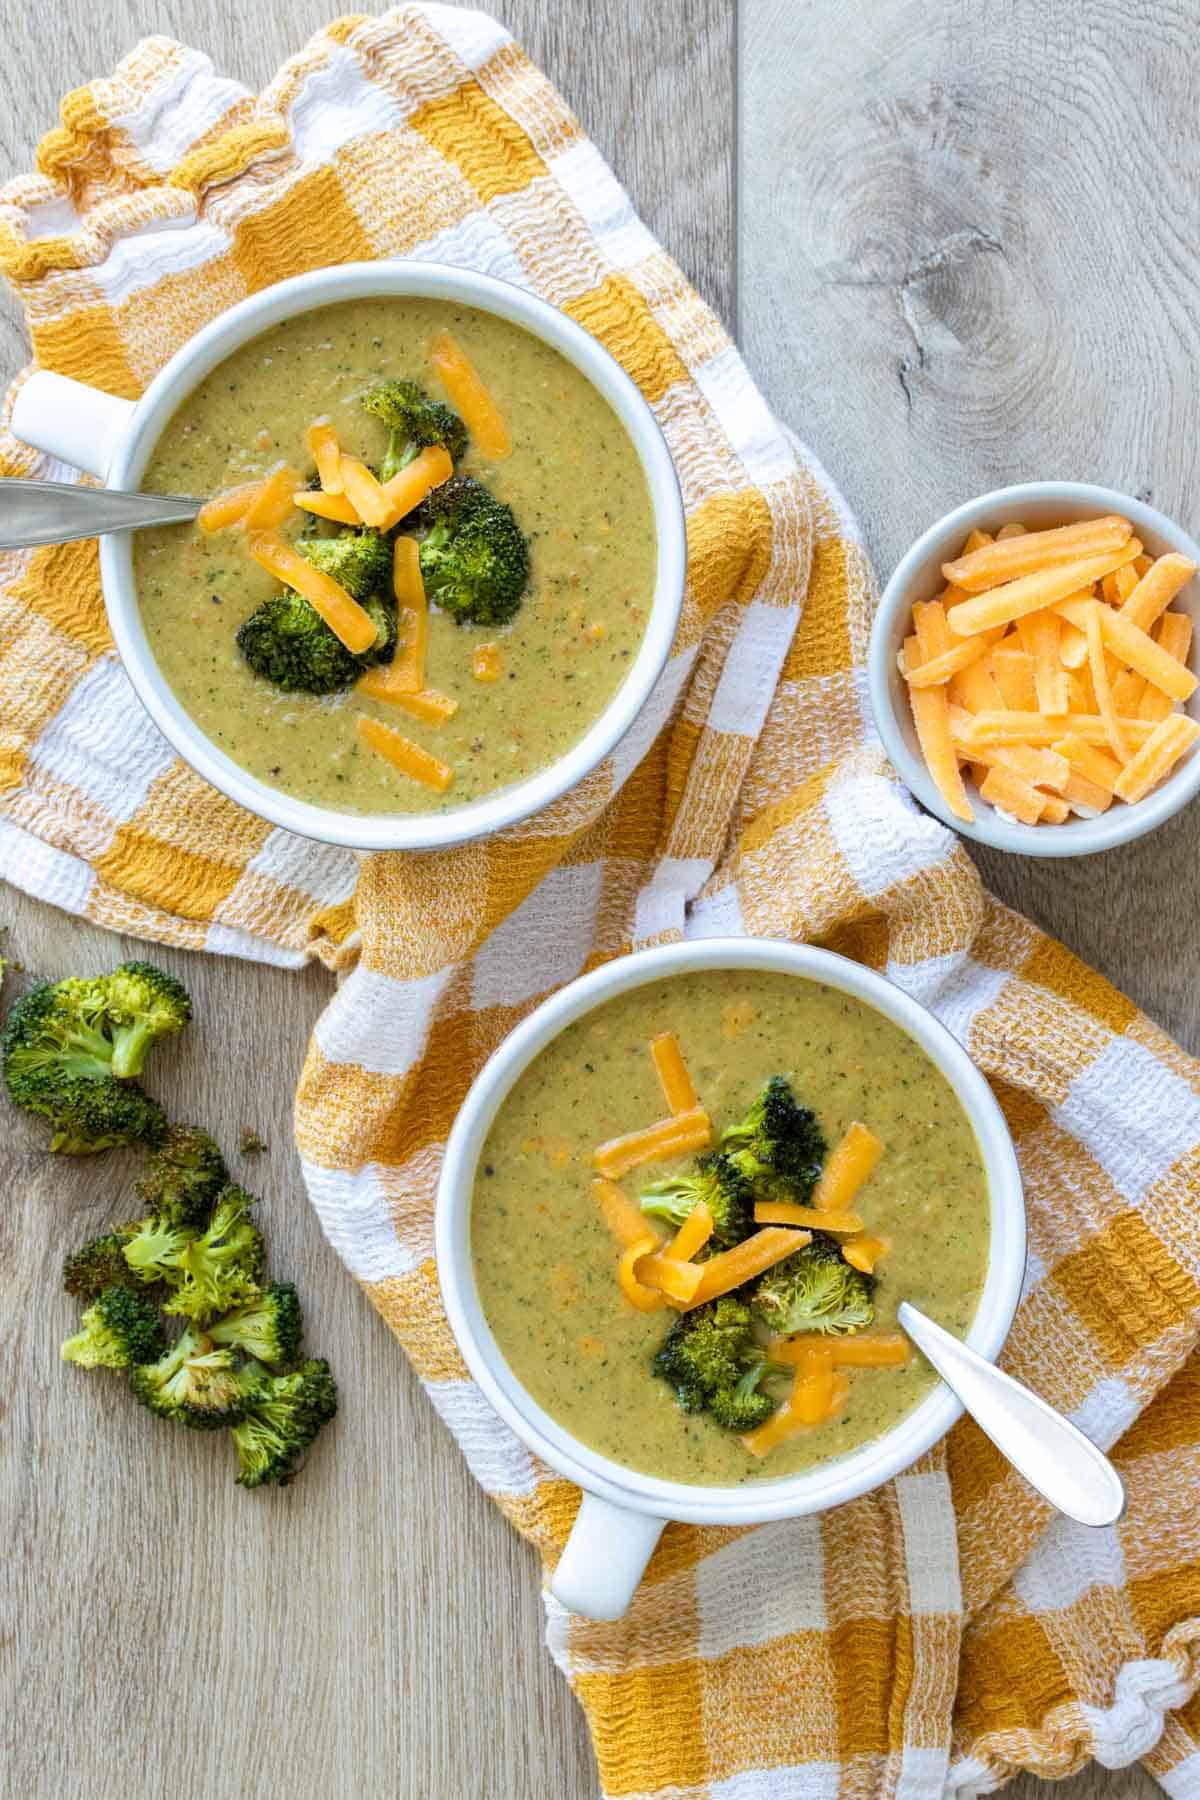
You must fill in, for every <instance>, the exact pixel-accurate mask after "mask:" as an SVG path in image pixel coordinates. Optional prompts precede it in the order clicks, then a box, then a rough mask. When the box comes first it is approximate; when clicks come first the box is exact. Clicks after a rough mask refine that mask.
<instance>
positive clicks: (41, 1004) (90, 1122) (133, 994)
mask: <svg viewBox="0 0 1200 1800" xmlns="http://www.w3.org/2000/svg"><path fill="white" fill-rule="evenodd" d="M190 1017H191V1006H190V1002H189V1001H188V997H187V994H186V992H185V991H184V989H183V988H182V987H181V986H180V985H179V983H178V982H176V981H175V980H174V978H173V977H171V976H169V975H164V974H163V973H162V971H161V970H159V969H156V968H154V967H153V965H152V964H150V963H124V964H122V965H121V967H120V968H118V969H115V970H114V971H113V973H112V975H107V976H98V977H95V978H92V979H83V978H68V979H67V980H65V981H53V982H52V981H43V982H40V983H39V984H38V986H37V987H35V988H32V989H31V990H30V992H29V993H28V994H26V995H25V996H24V998H23V999H21V1000H18V1002H17V1004H16V1005H15V1006H14V1007H13V1008H12V1010H11V1011H10V1013H9V1015H8V1018H7V1020H6V1022H5V1026H4V1034H3V1039H2V1040H0V1051H2V1054H3V1062H4V1082H5V1086H6V1088H7V1089H8V1093H9V1097H10V1098H11V1099H12V1100H13V1102H14V1103H15V1104H16V1105H17V1106H19V1107H21V1108H22V1110H23V1111H25V1112H32V1113H38V1114H40V1115H41V1116H42V1117H43V1118H45V1119H48V1120H49V1121H50V1123H51V1125H52V1126H53V1128H54V1129H53V1136H52V1137H51V1140H50V1148H51V1150H53V1151H56V1152H59V1153H61V1154H64V1155H69V1156H85V1155H90V1154H91V1153H93V1152H95V1151H99V1150H109V1149H112V1148H114V1147H115V1146H118V1145H121V1144H134V1143H146V1144H151V1145H154V1144H158V1143H160V1142H161V1140H162V1138H163V1136H164V1134H165V1132H166V1128H167V1121H166V1116H165V1114H164V1113H163V1111H162V1108H161V1107H160V1106H159V1105H158V1103H157V1101H155V1100H151V1099H150V1097H149V1095H147V1094H145V1093H143V1091H142V1089H141V1088H140V1087H138V1086H137V1084H136V1082H133V1081H131V1080H129V1079H127V1077H129V1076H132V1075H136V1074H137V1073H138V1072H139V1071H140V1069H141V1067H142V1065H143V1063H144V1061H145V1058H146V1053H147V1051H148V1050H149V1048H150V1046H151V1045H152V1044H153V1043H154V1042H155V1041H156V1039H158V1038H160V1037H165V1036H169V1035H170V1034H172V1033H173V1032H176V1031H180V1030H182V1028H183V1026H184V1025H186V1023H187V1021H188V1019H189V1018H190Z"/></svg>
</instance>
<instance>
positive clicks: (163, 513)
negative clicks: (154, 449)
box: [0, 479, 204, 550]
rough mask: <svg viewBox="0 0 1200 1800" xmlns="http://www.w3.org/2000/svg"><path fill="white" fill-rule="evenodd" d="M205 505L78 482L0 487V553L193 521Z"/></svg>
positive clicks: (180, 496) (0, 483)
mask: <svg viewBox="0 0 1200 1800" xmlns="http://www.w3.org/2000/svg"><path fill="white" fill-rule="evenodd" d="M203 505H204V502H203V500H193V499H190V498H189V497H188V496H186V495H183V494H128V493H123V492H122V491H121V489H120V488H101V487H84V486H82V485H81V484H76V483H75V482H73V481H18V480H15V479H13V480H9V481H0V550H21V549H25V548H27V547H28V546H31V545H33V544H68V543H70V542H71V541H72V539H74V538H89V537H99V536H100V535H101V533H103V532H106V531H135V530H136V529H137V527H138V526H139V525H176V524H179V523H181V522H182V521H183V520H186V519H194V518H195V516H196V514H197V513H198V512H199V511H200V508H201V507H202V506H203Z"/></svg>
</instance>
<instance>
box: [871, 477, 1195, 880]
mask: <svg viewBox="0 0 1200 1800" xmlns="http://www.w3.org/2000/svg"><path fill="white" fill-rule="evenodd" d="M1055 500H1062V501H1063V502H1064V503H1067V504H1070V505H1075V506H1082V507H1088V508H1092V507H1094V508H1095V509H1096V511H1097V512H1098V513H1110V512H1119V513H1122V514H1124V516H1125V517H1126V518H1128V519H1130V520H1132V522H1133V527H1134V531H1135V532H1141V531H1148V532H1152V533H1154V534H1155V535H1157V536H1159V537H1161V538H1163V539H1165V540H1166V542H1167V543H1168V544H1169V545H1170V547H1171V548H1172V549H1173V550H1178V551H1179V552H1180V553H1181V554H1182V555H1184V556H1187V557H1189V558H1190V559H1191V561H1193V562H1194V563H1196V564H1197V565H1198V566H1200V543H1197V541H1196V540H1195V539H1194V538H1193V537H1192V536H1191V535H1190V534H1189V533H1188V532H1186V531H1185V530H1184V529H1183V527H1182V526H1180V525H1177V524H1175V522H1174V520H1172V519H1169V518H1168V517H1167V516H1166V514H1165V513H1162V512H1160V511H1159V510H1158V509H1157V507H1154V506H1151V505H1149V504H1148V502H1146V501H1144V500H1138V499H1136V498H1135V497H1134V496H1133V495H1131V494H1122V493H1121V492H1120V491H1119V490H1118V489H1116V488H1109V487H1099V486H1097V485H1095V484H1094V483H1092V482H1086V481H1026V482H1020V483H1018V484H1016V485H1014V486H1011V487H1002V488H994V489H993V490H992V491H991V492H990V493H987V494H981V495H979V497H978V498H977V499H975V500H967V501H964V502H963V504H962V505H961V506H956V507H955V508H954V509H953V510H952V511H950V512H948V513H946V514H945V516H944V517H943V518H941V519H938V520H937V521H936V522H935V523H934V524H932V525H931V526H930V527H929V528H928V530H926V531H924V532H922V534H921V536H920V537H919V538H918V539H917V541H916V542H915V543H914V544H913V545H912V547H911V549H909V550H908V551H906V553H905V554H904V556H902V557H901V559H900V561H899V562H898V563H897V565H896V567H895V569H894V570H893V571H892V574H891V577H890V579H889V580H888V582H887V585H886V587H885V588H884V590H883V593H882V595H881V596H880V600H879V606H878V608H877V610H876V613H875V618H874V621H873V623H872V626H871V640H870V646H869V649H868V654H867V682H868V689H869V692H870V699H871V710H872V712H873V713H874V716H875V725H876V729H877V730H878V732H879V736H880V738H881V740H882V742H883V747H884V749H885V751H886V752H887V755H888V758H889V760H890V762H891V763H892V766H893V767H894V768H895V769H896V771H897V773H898V774H899V775H900V777H901V778H902V780H903V781H904V784H905V786H906V787H907V788H908V789H909V790H910V792H911V793H912V794H914V795H915V797H916V798H917V799H918V800H919V801H920V803H921V805H922V806H923V807H924V808H925V809H926V811H928V812H931V813H933V814H934V815H935V816H936V817H937V818H939V819H941V820H942V822H943V823H944V824H946V825H948V826H949V827H950V829H951V830H952V831H956V832H958V833H959V835H960V836H962V837H966V838H971V839H973V840H974V842H976V843H979V844H989V845H990V846H991V847H992V848H993V849H996V850H1007V851H1009V852H1012V853H1015V854H1017V855H1019V856H1046V857H1058V856H1094V855H1096V854H1097V853H1098V852H1100V851H1103V850H1112V849H1115V848H1116V846H1117V845H1118V844H1128V843H1131V842H1132V841H1133V840H1134V839H1135V838H1139V837H1142V836H1144V835H1145V833H1146V832H1149V831H1153V830H1154V829H1155V827H1156V826H1159V825H1162V824H1164V823H1165V822H1166V820H1167V819H1170V818H1173V817H1174V815H1175V814H1176V813H1177V812H1179V810H1180V809H1181V808H1182V807H1184V806H1186V805H1187V803H1188V801H1189V800H1191V799H1192V798H1193V797H1194V796H1195V795H1196V793H1197V792H1200V749H1198V750H1197V751H1194V752H1193V753H1192V755H1191V756H1190V757H1189V758H1188V759H1187V760H1186V761H1185V762H1183V763H1181V764H1180V766H1179V767H1178V768H1177V769H1176V770H1175V771H1174V773H1173V774H1172V775H1170V776H1168V778H1167V780H1166V781H1165V782H1163V783H1162V784H1161V786H1159V787H1157V788H1155V789H1154V791H1153V792H1152V793H1150V794H1147V796H1146V798H1145V799H1144V800H1138V801H1137V802H1135V804H1133V805H1132V806H1124V805H1122V806H1113V807H1110V808H1109V810H1108V811H1107V812H1106V813H1101V814H1100V816H1099V817H1098V818H1095V819H1071V820H1068V821H1067V822H1066V823H1065V824H1062V825H1022V824H1020V823H1019V821H1015V820H1014V821H1013V822H1012V823H1011V824H1010V823H1009V822H1008V820H1006V819H1002V818H1001V817H1000V816H999V814H998V813H996V811H995V810H994V808H992V807H990V806H988V805H987V804H986V802H980V803H979V805H978V806H977V807H976V816H975V820H974V823H968V822H967V821H966V820H965V819H958V818H956V817H955V816H954V814H953V813H952V812H951V811H950V808H949V807H948V806H947V805H946V802H945V801H944V800H943V799H942V796H941V794H940V793H939V792H938V789H937V786H936V784H935V782H934V781H933V778H932V777H931V776H930V774H929V771H928V770H927V769H926V767H925V764H924V763H923V762H922V760H921V759H920V757H919V756H915V755H914V754H913V752H912V751H911V750H910V749H909V746H908V744H907V742H906V741H905V738H904V734H903V732H902V731H901V729H900V725H899V722H898V720H897V718H896V714H895V708H894V706H893V703H892V686H891V674H892V666H891V658H892V654H893V648H894V647H893V645H892V642H891V638H892V632H893V625H894V616H895V614H896V612H897V610H898V609H900V608H901V607H903V606H904V605H905V604H910V603H911V602H910V599H909V593H910V588H911V584H912V581H913V578H914V574H915V571H916V570H917V569H918V568H919V567H920V565H921V563H922V562H923V561H924V560H925V558H926V557H927V556H928V555H929V554H930V553H931V552H932V551H933V550H934V549H935V548H937V547H938V545H939V543H945V544H949V543H951V542H953V543H954V544H955V545H956V547H957V546H959V545H961V543H962V540H963V538H965V537H966V536H967V534H968V532H970V531H971V530H972V529H973V528H974V527H975V526H976V525H978V524H979V522H980V520H981V519H985V518H987V517H988V516H989V515H990V514H993V513H996V512H1007V513H1008V514H1009V516H1010V517H1011V516H1013V515H1014V514H1015V513H1018V512H1019V510H1020V508H1021V506H1022V504H1023V503H1024V504H1025V505H1028V504H1029V503H1030V502H1036V503H1037V504H1039V505H1041V504H1050V503H1053V502H1054V501H1055ZM922 597H927V596H921V595H914V596H912V598H917V599H919V598H922Z"/></svg>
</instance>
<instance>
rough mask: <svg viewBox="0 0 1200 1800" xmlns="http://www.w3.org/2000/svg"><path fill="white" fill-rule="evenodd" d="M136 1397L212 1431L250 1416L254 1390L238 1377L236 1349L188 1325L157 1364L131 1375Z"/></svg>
mask: <svg viewBox="0 0 1200 1800" xmlns="http://www.w3.org/2000/svg"><path fill="white" fill-rule="evenodd" d="M129 1385H130V1387H131V1388H132V1389H133V1395H134V1399H135V1400H140V1402H141V1404H142V1405H143V1406H145V1407H148V1408H149V1409H150V1411H151V1412H152V1413H157V1414H158V1416H159V1418H160V1419H173V1420H174V1421H175V1423H176V1424H177V1425H190V1426H191V1427H192V1429H193V1430H195V1431H212V1430H215V1429H217V1428H219V1427H220V1426H223V1425H236V1424H237V1422H238V1420H239V1419H241V1418H244V1417H245V1413H246V1408H247V1406H248V1405H249V1403H250V1393H251V1388H250V1386H249V1384H244V1383H243V1382H242V1381H241V1380H240V1379H239V1374H238V1368H237V1360H236V1358H235V1357H234V1354H233V1351H232V1350H227V1349H224V1350H223V1349H216V1348H215V1347H214V1345H213V1343H212V1340H211V1339H210V1338H208V1337H206V1336H205V1335H204V1333H203V1332H202V1331H200V1330H199V1329H197V1327H195V1326H191V1325H190V1326H189V1327H188V1328H187V1330H186V1331H185V1332H184V1333H183V1335H182V1336H181V1337H179V1338H177V1339H176V1340H175V1342H174V1343H173V1344H172V1345H171V1348H170V1349H169V1350H168V1351H167V1352H166V1354H165V1355H162V1356H160V1357H159V1358H158V1360H157V1361H156V1362H151V1363H147V1364H146V1365H145V1366H144V1367H141V1368H136V1369H134V1371H133V1373H132V1374H131V1376H130V1378H129Z"/></svg>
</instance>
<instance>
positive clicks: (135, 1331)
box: [62, 1287, 165, 1369]
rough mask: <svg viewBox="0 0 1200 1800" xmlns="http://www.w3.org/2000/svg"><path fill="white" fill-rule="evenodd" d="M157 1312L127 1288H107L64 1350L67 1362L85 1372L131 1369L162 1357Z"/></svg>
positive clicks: (161, 1332)
mask: <svg viewBox="0 0 1200 1800" xmlns="http://www.w3.org/2000/svg"><path fill="white" fill-rule="evenodd" d="M164 1341H165V1340H164V1338H163V1329H162V1322H161V1320H160V1319H159V1316H158V1311H157V1309H156V1308H155V1307H154V1306H152V1305H151V1303H150V1301H148V1300H147V1299H145V1297H144V1296H143V1295H141V1294H135V1293H134V1292H132V1290H131V1289H130V1288H127V1287H106V1288H105V1289H104V1290H103V1291H102V1292H101V1293H100V1294H99V1295H98V1296H97V1298H96V1299H95V1300H94V1301H93V1303H92V1304H91V1306H89V1307H88V1309H87V1311H86V1312H85V1313H84V1315H83V1318H82V1320H81V1321H80V1328H79V1330H78V1331H77V1332H76V1333H75V1334H74V1336H73V1337H69V1338H68V1339H67V1341H66V1342H65V1344H64V1345H63V1347H62V1354H63V1360H64V1362H73V1363H78V1364H79V1365H80V1367H81V1368H84V1369H129V1368H132V1367H133V1366H134V1365H135V1364H137V1363H144V1362H150V1361H152V1360H153V1359H154V1357H156V1356H160V1355H161V1354H162V1348H163V1343H164Z"/></svg>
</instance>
